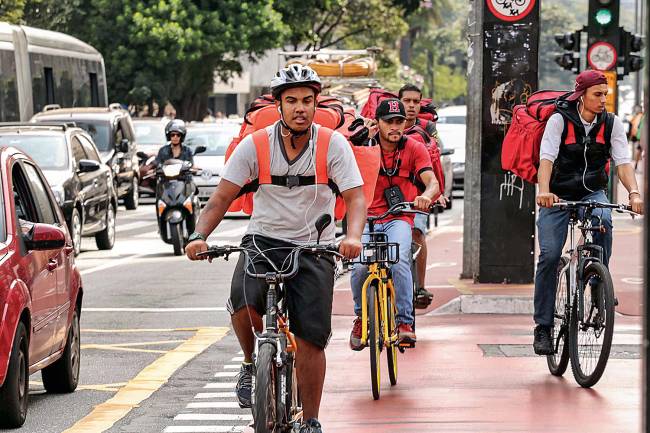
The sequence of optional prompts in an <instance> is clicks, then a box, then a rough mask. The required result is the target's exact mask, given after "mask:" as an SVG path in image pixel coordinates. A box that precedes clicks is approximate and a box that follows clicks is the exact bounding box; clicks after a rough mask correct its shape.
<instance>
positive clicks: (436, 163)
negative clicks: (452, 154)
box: [404, 125, 445, 200]
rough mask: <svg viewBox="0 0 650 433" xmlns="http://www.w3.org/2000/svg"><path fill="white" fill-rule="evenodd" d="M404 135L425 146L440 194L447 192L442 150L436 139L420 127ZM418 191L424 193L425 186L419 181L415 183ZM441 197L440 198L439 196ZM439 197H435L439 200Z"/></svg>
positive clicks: (409, 130) (415, 127)
mask: <svg viewBox="0 0 650 433" xmlns="http://www.w3.org/2000/svg"><path fill="white" fill-rule="evenodd" d="M404 135H406V136H407V137H411V138H413V139H415V140H417V141H419V142H420V143H422V144H424V146H425V147H426V148H427V151H428V152H429V156H430V157H431V166H432V168H433V174H435V176H436V179H438V184H439V185H440V193H441V194H442V193H444V191H445V171H444V170H443V168H442V161H441V159H440V148H439V147H438V142H437V141H436V139H435V138H433V137H431V136H430V135H429V134H428V133H427V132H426V131H425V130H424V129H422V127H421V126H419V125H414V126H412V127H411V128H409V129H408V130H407V131H405V132H404ZM415 184H416V186H417V187H418V190H419V191H420V192H422V191H424V185H423V184H422V182H420V181H419V180H418V181H416V182H415ZM438 197H439V196H438ZM438 197H435V198H434V200H435V199H437V198H438Z"/></svg>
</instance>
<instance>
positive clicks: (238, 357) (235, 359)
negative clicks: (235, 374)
mask: <svg viewBox="0 0 650 433" xmlns="http://www.w3.org/2000/svg"><path fill="white" fill-rule="evenodd" d="M231 361H232V362H244V357H243V356H235V357H234V358H233V359H231Z"/></svg>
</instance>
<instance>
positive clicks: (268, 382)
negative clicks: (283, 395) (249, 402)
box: [253, 344, 278, 433]
mask: <svg viewBox="0 0 650 433" xmlns="http://www.w3.org/2000/svg"><path fill="white" fill-rule="evenodd" d="M275 350H276V349H275V347H274V346H273V345H271V344H262V347H260V350H259V354H258V355H257V361H256V363H255V369H256V374H255V392H254V395H253V398H254V400H253V420H254V424H255V433H274V432H275V431H276V428H275V427H276V425H277V420H278V416H277V411H276V407H277V405H276V401H275V397H276V380H277V369H276V367H275V362H274V361H273V358H274V357H275Z"/></svg>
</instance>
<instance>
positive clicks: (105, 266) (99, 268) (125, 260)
mask: <svg viewBox="0 0 650 433" xmlns="http://www.w3.org/2000/svg"><path fill="white" fill-rule="evenodd" d="M142 256H144V254H134V255H132V256H128V257H124V258H123V259H119V260H115V261H114V262H111V263H105V264H103V265H99V266H95V267H93V268H89V269H85V270H83V271H81V275H88V274H92V273H93V272H97V271H103V270H105V269H110V268H114V267H115V266H120V265H124V264H127V263H129V262H132V261H133V260H134V259H136V258H138V257H142Z"/></svg>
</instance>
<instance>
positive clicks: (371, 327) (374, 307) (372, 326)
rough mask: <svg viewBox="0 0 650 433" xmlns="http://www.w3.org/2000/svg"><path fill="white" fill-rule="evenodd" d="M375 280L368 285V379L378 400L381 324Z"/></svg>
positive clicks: (373, 395)
mask: <svg viewBox="0 0 650 433" xmlns="http://www.w3.org/2000/svg"><path fill="white" fill-rule="evenodd" d="M378 289H379V288H378V286H377V281H376V280H375V281H373V282H372V283H371V284H370V285H368V294H367V296H368V347H369V348H370V379H371V382H372V398H374V399H375V400H379V393H380V387H381V367H380V359H381V358H380V357H381V349H382V347H381V326H380V312H379V291H378Z"/></svg>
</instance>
